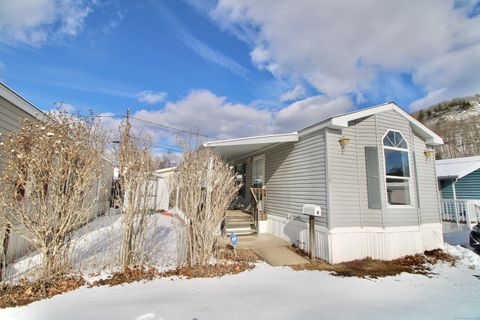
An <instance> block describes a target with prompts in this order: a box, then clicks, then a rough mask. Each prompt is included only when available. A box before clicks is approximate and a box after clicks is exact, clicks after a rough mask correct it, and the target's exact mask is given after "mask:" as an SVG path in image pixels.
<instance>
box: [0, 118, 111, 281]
mask: <svg viewBox="0 0 480 320" xmlns="http://www.w3.org/2000/svg"><path fill="white" fill-rule="evenodd" d="M102 151H103V140H102V135H101V134H100V131H99V126H98V123H95V122H93V121H92V122H89V121H86V122H80V121H78V120H76V119H74V118H72V117H71V116H68V115H66V114H64V113H59V114H57V115H56V116H55V119H54V120H52V121H51V122H49V123H43V122H40V121H38V120H25V121H24V123H23V127H22V128H21V130H20V131H18V132H14V133H11V134H9V135H8V136H6V137H5V139H3V141H2V146H1V149H0V153H1V154H2V157H3V158H4V159H3V161H4V164H5V168H4V170H3V174H2V176H1V177H0V179H1V180H0V186H1V190H0V192H1V193H0V212H1V214H2V215H3V217H4V219H5V220H6V223H7V224H8V225H10V226H11V227H12V228H13V230H14V231H16V232H18V233H19V234H20V235H21V236H22V237H24V238H25V239H26V240H28V241H29V242H30V243H31V244H32V245H33V247H34V248H35V249H37V250H39V251H40V252H41V253H42V254H43V258H42V259H43V260H42V261H43V263H42V269H41V271H42V272H41V273H42V274H41V276H42V277H43V278H44V279H46V278H49V277H51V276H54V275H56V274H59V273H62V272H64V271H65V268H66V267H68V256H67V255H68V243H69V237H70V236H71V235H72V233H73V231H75V230H76V229H78V228H79V227H80V226H82V225H84V224H85V223H87V221H88V220H89V219H90V218H92V214H94V210H93V209H94V208H95V206H96V205H97V204H96V202H97V199H98V197H99V194H100V191H102V190H104V189H102V188H101V186H99V179H98V177H99V176H100V171H101V166H102V165H103V164H102V161H101V160H102V159H101V155H102Z"/></svg>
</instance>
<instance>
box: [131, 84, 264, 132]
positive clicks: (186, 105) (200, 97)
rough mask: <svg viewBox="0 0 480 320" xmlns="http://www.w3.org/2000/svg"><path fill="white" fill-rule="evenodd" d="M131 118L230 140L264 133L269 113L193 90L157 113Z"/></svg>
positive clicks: (147, 113)
mask: <svg viewBox="0 0 480 320" xmlns="http://www.w3.org/2000/svg"><path fill="white" fill-rule="evenodd" d="M135 117H136V118H140V119H144V120H148V121H153V122H157V123H162V124H164V125H167V126H171V127H176V128H181V129H186V130H190V129H191V130H192V132H193V133H200V134H204V135H208V136H210V137H218V138H233V137H240V136H248V135H251V134H254V133H260V132H261V133H265V132H268V131H269V120H270V113H269V112H267V111H261V110H256V109H254V108H251V107H248V106H246V105H243V104H235V103H230V102H228V101H226V99H225V98H224V97H219V96H216V95H215V94H213V93H211V92H210V91H208V90H196V91H192V92H191V93H190V94H189V95H187V96H186V97H185V98H183V99H181V100H179V101H175V102H167V103H166V104H165V107H164V108H163V109H161V110H156V111H148V110H141V111H138V112H137V113H135Z"/></svg>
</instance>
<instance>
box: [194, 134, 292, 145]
mask: <svg viewBox="0 0 480 320" xmlns="http://www.w3.org/2000/svg"><path fill="white" fill-rule="evenodd" d="M297 141H298V132H291V133H284V134H271V135H265V136H253V137H244V138H238V139H227V140H217V141H208V142H205V143H204V144H203V146H204V147H227V146H241V145H250V144H271V143H281V142H297Z"/></svg>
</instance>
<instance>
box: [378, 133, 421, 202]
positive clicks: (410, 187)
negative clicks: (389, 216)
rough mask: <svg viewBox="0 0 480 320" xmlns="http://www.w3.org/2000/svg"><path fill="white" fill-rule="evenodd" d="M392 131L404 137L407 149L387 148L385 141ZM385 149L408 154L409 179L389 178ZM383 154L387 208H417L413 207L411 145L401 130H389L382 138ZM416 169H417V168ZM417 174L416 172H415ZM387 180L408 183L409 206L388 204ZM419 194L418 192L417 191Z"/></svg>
mask: <svg viewBox="0 0 480 320" xmlns="http://www.w3.org/2000/svg"><path fill="white" fill-rule="evenodd" d="M390 131H392V132H397V133H399V134H400V135H401V136H402V139H403V141H405V143H406V144H407V148H406V149H405V148H398V147H390V146H385V144H384V142H383V140H384V139H385V137H386V136H387V134H388V133H389V132H390ZM385 149H388V150H394V151H402V152H406V153H407V161H408V174H409V176H408V177H397V176H387V159H386V158H385ZM382 154H383V177H384V180H385V202H386V206H387V208H388V209H413V208H415V206H414V205H413V194H412V172H411V171H412V170H411V166H410V144H409V143H408V141H407V140H406V139H405V136H404V135H403V133H402V132H401V131H400V130H395V129H390V128H389V129H387V131H386V132H385V134H384V135H383V136H382ZM415 169H416V168H415ZM415 172H416V171H415ZM387 178H390V179H399V180H407V181H408V193H409V195H410V204H409V205H406V204H405V205H403V204H390V203H389V202H388V187H387ZM417 192H418V191H417Z"/></svg>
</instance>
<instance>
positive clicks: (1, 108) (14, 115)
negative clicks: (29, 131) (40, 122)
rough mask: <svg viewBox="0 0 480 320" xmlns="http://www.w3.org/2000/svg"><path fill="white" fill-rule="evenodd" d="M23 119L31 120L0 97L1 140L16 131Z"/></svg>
mask: <svg viewBox="0 0 480 320" xmlns="http://www.w3.org/2000/svg"><path fill="white" fill-rule="evenodd" d="M23 119H33V117H32V116H31V115H30V114H28V113H27V112H25V111H23V110H22V109H20V108H19V107H17V106H16V105H14V104H12V103H11V102H9V101H7V100H5V99H4V98H3V97H1V96H0V133H2V139H3V138H5V136H6V135H7V134H8V133H9V132H13V131H18V130H19V129H20V128H21V126H22V121H23ZM3 161H4V160H3V158H2V157H0V171H1V169H2V167H3V165H4V162H3Z"/></svg>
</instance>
